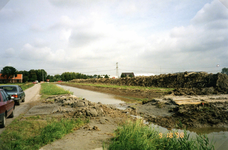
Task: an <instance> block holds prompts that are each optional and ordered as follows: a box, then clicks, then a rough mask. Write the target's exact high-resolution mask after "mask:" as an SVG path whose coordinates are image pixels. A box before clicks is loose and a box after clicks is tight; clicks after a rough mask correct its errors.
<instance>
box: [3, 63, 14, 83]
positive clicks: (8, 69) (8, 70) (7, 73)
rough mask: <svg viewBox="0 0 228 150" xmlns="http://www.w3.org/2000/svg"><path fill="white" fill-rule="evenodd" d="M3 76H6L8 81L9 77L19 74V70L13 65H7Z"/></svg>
mask: <svg viewBox="0 0 228 150" xmlns="http://www.w3.org/2000/svg"><path fill="white" fill-rule="evenodd" d="M1 73H2V77H6V79H7V81H9V79H11V78H13V77H14V76H15V77H16V76H17V70H16V69H15V68H14V67H12V66H5V67H4V68H3V69H2V70H1Z"/></svg>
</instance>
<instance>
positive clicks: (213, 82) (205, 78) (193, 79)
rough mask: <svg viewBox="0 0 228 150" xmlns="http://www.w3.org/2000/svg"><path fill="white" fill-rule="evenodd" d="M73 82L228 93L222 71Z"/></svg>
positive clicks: (183, 92) (178, 92) (184, 92)
mask: <svg viewBox="0 0 228 150" xmlns="http://www.w3.org/2000/svg"><path fill="white" fill-rule="evenodd" d="M71 82H72V83H95V84H96V83H97V84H113V85H124V86H144V87H162V88H175V89H176V90H175V91H174V94H175V95H205V94H218V93H219V94H227V93H228V76H227V75H226V74H222V73H217V74H208V73H206V72H184V73H175V74H161V75H155V76H149V77H133V78H130V77H126V78H119V79H105V78H101V79H74V80H72V81H71Z"/></svg>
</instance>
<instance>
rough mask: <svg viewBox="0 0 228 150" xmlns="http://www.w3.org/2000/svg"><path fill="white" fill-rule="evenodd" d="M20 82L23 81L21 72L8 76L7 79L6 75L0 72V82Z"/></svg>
mask: <svg viewBox="0 0 228 150" xmlns="http://www.w3.org/2000/svg"><path fill="white" fill-rule="evenodd" d="M7 82H8V83H22V82H23V74H17V76H16V77H15V76H13V78H9V79H8V80H7V78H6V77H2V74H1V73H0V83H7Z"/></svg>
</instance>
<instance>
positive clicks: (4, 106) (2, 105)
mask: <svg viewBox="0 0 228 150" xmlns="http://www.w3.org/2000/svg"><path fill="white" fill-rule="evenodd" d="M14 108H15V105H14V100H12V99H11V97H10V96H9V95H8V94H7V93H6V92H5V91H4V90H3V89H0V127H2V128H4V127H5V125H6V118H7V117H10V118H13V117H14V114H13V110H14Z"/></svg>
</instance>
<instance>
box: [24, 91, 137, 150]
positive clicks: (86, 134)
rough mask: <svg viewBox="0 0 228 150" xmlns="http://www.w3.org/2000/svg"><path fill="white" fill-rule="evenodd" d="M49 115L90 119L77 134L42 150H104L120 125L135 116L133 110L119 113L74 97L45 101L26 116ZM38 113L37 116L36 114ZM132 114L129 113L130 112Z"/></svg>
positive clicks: (59, 97) (63, 96)
mask: <svg viewBox="0 0 228 150" xmlns="http://www.w3.org/2000/svg"><path fill="white" fill-rule="evenodd" d="M47 106H48V107H49V108H53V109H51V111H50V109H48V111H49V113H48V116H52V117H60V118H62V117H64V118H79V117H80V118H89V119H90V122H89V124H87V125H85V126H84V127H82V128H80V129H78V130H76V131H74V132H73V133H70V134H68V135H66V136H65V137H63V139H60V140H57V141H55V142H53V143H51V144H48V145H46V146H44V147H42V148H41V149H40V150H50V149H67V150H68V149H69V150H71V149H75V148H76V149H95V148H100V149H102V148H101V147H102V145H103V144H104V142H105V143H108V142H109V140H108V139H110V138H112V137H113V136H114V131H115V130H116V129H117V127H118V125H119V124H121V123H123V122H125V121H127V120H128V119H132V117H130V114H136V111H135V110H134V109H130V108H129V109H127V110H119V109H116V108H114V107H112V106H109V105H103V104H101V103H92V102H90V101H88V100H86V99H81V98H77V97H76V96H73V95H60V96H51V97H49V98H47V99H46V100H44V101H43V103H41V104H40V105H39V106H37V109H38V110H37V109H36V110H33V111H31V112H30V113H28V114H27V115H42V114H44V112H45V111H46V110H47V109H46V108H47ZM37 112H38V113H37ZM128 112H130V113H128Z"/></svg>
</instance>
